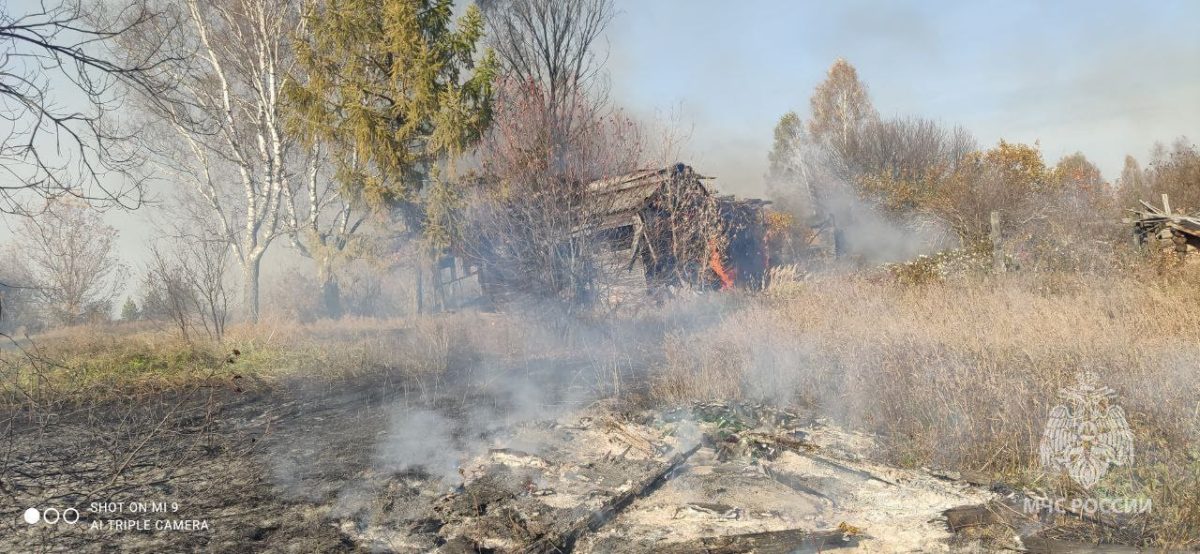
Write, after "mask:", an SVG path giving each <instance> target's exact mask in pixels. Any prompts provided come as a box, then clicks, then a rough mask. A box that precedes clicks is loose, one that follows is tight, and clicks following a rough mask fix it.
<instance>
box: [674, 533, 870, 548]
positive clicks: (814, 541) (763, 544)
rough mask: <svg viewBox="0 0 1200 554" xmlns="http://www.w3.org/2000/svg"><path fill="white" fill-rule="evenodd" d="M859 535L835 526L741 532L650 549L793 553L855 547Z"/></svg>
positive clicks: (859, 537) (859, 538)
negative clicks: (815, 529)
mask: <svg viewBox="0 0 1200 554" xmlns="http://www.w3.org/2000/svg"><path fill="white" fill-rule="evenodd" d="M861 538H862V537H861V536H860V535H848V534H846V533H845V532H843V531H841V530H838V529H835V530H832V531H805V530H803V529H788V530H786V531H764V532H759V533H745V534H741V535H724V536H720V537H702V538H698V539H692V540H688V541H684V542H677V543H671V544H665V545H656V546H655V547H654V552H659V553H662V554H694V553H696V552H703V553H705V554H741V553H745V552H754V553H755V554H792V553H796V552H825V551H827V550H833V549H837V548H852V547H855V546H858V543H859V541H860V540H861Z"/></svg>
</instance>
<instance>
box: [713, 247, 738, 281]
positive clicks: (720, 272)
mask: <svg viewBox="0 0 1200 554" xmlns="http://www.w3.org/2000/svg"><path fill="white" fill-rule="evenodd" d="M709 250H710V251H711V252H712V254H710V255H709V257H708V265H709V266H710V267H712V270H713V271H714V272H715V273H716V274H717V277H720V278H721V290H726V289H731V288H733V276H734V270H733V269H732V268H730V269H725V264H722V263H721V253H720V252H719V251H718V250H717V243H716V242H715V241H709Z"/></svg>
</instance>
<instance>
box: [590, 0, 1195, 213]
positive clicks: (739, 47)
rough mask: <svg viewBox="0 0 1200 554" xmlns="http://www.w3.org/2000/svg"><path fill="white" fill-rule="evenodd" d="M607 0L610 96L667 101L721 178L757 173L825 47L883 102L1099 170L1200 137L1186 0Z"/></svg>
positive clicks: (825, 62) (735, 181) (646, 106)
mask: <svg viewBox="0 0 1200 554" xmlns="http://www.w3.org/2000/svg"><path fill="white" fill-rule="evenodd" d="M617 1H618V8H619V9H620V10H621V13H620V14H619V15H618V16H617V18H616V19H615V20H614V22H613V25H612V26H611V28H610V32H609V37H608V39H609V46H610V56H609V68H610V70H611V73H612V77H611V80H612V90H613V96H614V98H616V99H617V100H618V101H619V102H620V103H622V104H624V105H625V106H627V107H628V108H630V109H631V110H633V111H635V112H637V113H640V114H652V113H654V112H656V111H660V112H661V111H669V110H672V109H677V110H678V111H680V112H681V113H682V115H683V116H684V117H683V121H684V122H685V123H686V124H689V125H690V128H691V140H690V142H689V145H688V151H687V152H686V153H685V156H686V157H688V161H690V162H691V163H693V165H695V166H696V167H697V168H698V169H700V170H701V171H703V172H706V173H712V174H715V175H716V176H717V177H719V182H720V183H721V184H722V185H723V187H722V188H726V189H730V190H740V191H746V192H750V191H755V190H756V189H759V188H760V187H761V183H762V174H763V173H764V172H765V170H766V155H767V151H768V149H769V148H770V141H771V131H772V128H773V126H774V123H775V121H776V120H777V119H778V118H779V116H780V115H782V114H783V113H784V112H786V111H788V110H789V109H795V110H797V111H798V112H799V113H800V114H801V116H802V117H806V114H807V109H808V98H809V96H810V95H811V93H812V90H813V87H815V86H816V84H817V83H818V82H819V81H820V80H821V79H823V78H824V75H825V71H826V69H827V68H828V67H829V65H830V64H831V63H832V62H833V61H834V60H835V59H836V58H838V57H844V58H846V59H848V60H849V61H850V62H851V63H853V64H854V65H855V66H856V67H857V68H858V71H859V76H860V77H861V78H862V79H863V80H864V81H865V82H866V83H867V84H868V86H869V87H870V92H871V97H872V100H873V101H874V103H875V105H876V107H877V108H878V109H879V111H880V112H881V113H882V114H883V115H885V116H890V115H920V116H924V117H929V118H933V119H936V120H939V121H941V122H943V123H946V124H948V125H949V124H961V125H963V126H965V127H966V128H968V129H969V130H970V131H972V132H973V133H974V134H975V136H976V137H977V138H978V139H979V141H980V142H981V143H982V144H984V145H987V144H994V143H995V142H996V141H997V140H999V139H1000V138H1002V137H1003V138H1005V139H1008V140H1018V141H1026V142H1032V141H1034V140H1040V143H1041V145H1042V147H1043V151H1044V153H1045V156H1046V158H1047V160H1048V161H1049V162H1051V163H1053V162H1054V161H1056V160H1057V159H1058V158H1059V157H1061V156H1063V155H1066V154H1070V153H1072V152H1075V151H1076V150H1079V151H1082V152H1084V153H1085V154H1086V155H1087V156H1088V157H1089V158H1091V159H1093V161H1094V162H1095V163H1097V164H1098V165H1099V166H1100V167H1101V169H1102V170H1103V171H1104V172H1105V175H1106V176H1107V177H1109V178H1113V177H1116V175H1117V174H1118V173H1119V171H1120V168H1121V165H1122V162H1123V159H1124V156H1125V154H1126V153H1129V154H1133V155H1134V156H1136V157H1138V158H1139V159H1140V160H1142V161H1145V158H1146V157H1147V153H1148V152H1149V150H1150V148H1151V146H1152V145H1153V143H1154V141H1156V140H1161V141H1163V142H1167V143H1169V142H1170V141H1171V140H1173V139H1174V138H1175V137H1177V136H1179V135H1187V136H1188V137H1189V138H1191V139H1192V140H1193V141H1196V140H1200V1H1176V2H1141V3H1134V2H1053V3H1051V2H1028V1H1011V0H1010V1H1003V2H1001V1H995V2H882V1H881V2H863V1H850V2H767V1H753V0H749V1H744V2H728V1H725V2H717V1H710V0H692V1H682V0H654V1H642V2H638V1H632V0H617Z"/></svg>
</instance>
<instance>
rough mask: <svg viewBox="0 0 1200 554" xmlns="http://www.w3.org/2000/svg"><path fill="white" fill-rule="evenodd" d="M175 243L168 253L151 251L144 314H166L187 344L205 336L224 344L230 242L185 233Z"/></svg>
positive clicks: (153, 247) (175, 238)
mask: <svg viewBox="0 0 1200 554" xmlns="http://www.w3.org/2000/svg"><path fill="white" fill-rule="evenodd" d="M170 245H171V249H170V250H169V251H167V252H164V251H163V250H162V249H160V248H159V246H158V245H154V246H152V247H151V255H152V257H151V262H150V266H149V268H148V270H147V291H146V292H145V293H144V294H145V296H143V301H142V306H143V308H142V309H143V311H144V312H147V313H150V314H155V313H157V314H161V315H163V316H166V318H167V319H169V320H170V321H171V322H172V324H173V325H174V326H175V327H176V328H177V329H178V330H179V332H180V334H181V335H182V336H183V338H184V340H190V338H191V336H192V335H193V334H194V333H196V332H201V333H203V334H204V335H205V336H207V337H208V338H209V339H211V340H215V341H217V342H220V341H221V340H222V339H223V337H224V334H225V325H226V322H227V320H228V315H229V296H228V294H227V293H226V291H225V277H226V270H227V266H228V260H229V244H228V243H227V242H225V241H224V240H223V239H221V238H219V237H212V236H207V237H206V236H192V235H187V234H184V235H179V236H176V237H172V238H171V239H170ZM148 296H150V297H152V298H153V300H148V299H147V297H148Z"/></svg>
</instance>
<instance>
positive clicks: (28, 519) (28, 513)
mask: <svg viewBox="0 0 1200 554" xmlns="http://www.w3.org/2000/svg"><path fill="white" fill-rule="evenodd" d="M39 519H42V514H41V513H39V512H38V509H37V508H30V509H28V510H25V523H28V524H30V525H33V524H35V523H37V522H38V520H39Z"/></svg>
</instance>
